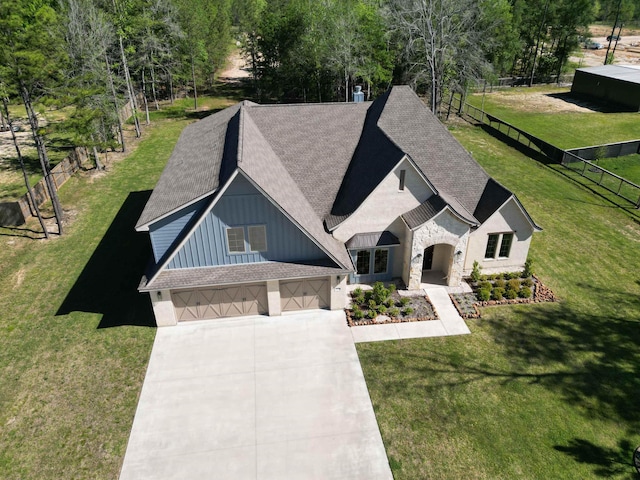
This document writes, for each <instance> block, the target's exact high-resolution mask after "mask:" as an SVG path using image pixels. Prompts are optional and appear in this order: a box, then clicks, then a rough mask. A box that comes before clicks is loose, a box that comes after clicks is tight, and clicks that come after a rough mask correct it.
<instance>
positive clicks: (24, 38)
mask: <svg viewBox="0 0 640 480" xmlns="http://www.w3.org/2000/svg"><path fill="white" fill-rule="evenodd" d="M54 7H55V3H54V2H53V0H15V1H13V2H1V3H0V42H2V45H3V48H2V49H0V78H2V79H3V81H4V82H5V84H6V86H7V90H8V91H9V93H14V94H17V95H18V96H19V97H20V98H21V99H22V102H23V104H24V106H25V109H26V111H27V117H28V119H29V125H30V127H31V133H32V135H33V139H34V142H35V145H36V149H37V152H38V158H39V160H40V165H41V168H42V171H43V174H44V179H45V183H46V185H47V191H48V193H49V197H50V198H51V203H52V206H53V211H54V215H55V217H56V221H57V224H58V233H59V234H60V235H62V233H63V227H62V221H63V218H62V217H63V213H62V208H61V206H60V201H59V199H58V194H57V191H56V186H55V184H54V182H53V179H52V178H51V163H50V162H49V156H48V154H47V148H46V145H45V140H44V137H43V132H42V130H41V129H40V125H39V120H38V116H37V115H36V111H35V109H34V106H33V104H34V101H36V100H38V99H43V98H44V97H45V96H47V95H51V94H52V92H53V90H54V89H55V87H56V86H58V85H60V83H61V71H62V70H64V68H65V66H66V64H67V57H66V54H65V52H64V50H63V49H62V48H61V47H62V45H63V44H64V42H63V40H62V38H61V36H60V31H59V28H58V27H59V22H58V17H57V14H56V11H55V8H54Z"/></svg>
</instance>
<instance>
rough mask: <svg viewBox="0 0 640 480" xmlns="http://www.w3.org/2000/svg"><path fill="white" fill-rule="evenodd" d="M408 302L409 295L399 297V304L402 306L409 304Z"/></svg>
mask: <svg viewBox="0 0 640 480" xmlns="http://www.w3.org/2000/svg"><path fill="white" fill-rule="evenodd" d="M410 302H411V299H410V298H409V297H400V305H402V306H403V307H406V306H407V305H409V303H410Z"/></svg>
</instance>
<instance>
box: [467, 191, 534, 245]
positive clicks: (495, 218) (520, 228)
mask: <svg viewBox="0 0 640 480" xmlns="http://www.w3.org/2000/svg"><path fill="white" fill-rule="evenodd" d="M535 230H536V227H535V226H534V225H532V223H531V222H530V220H529V217H528V216H527V215H526V214H525V212H524V211H523V209H522V208H521V207H520V205H519V204H518V202H517V200H516V198H515V197H514V196H511V197H510V198H509V199H508V200H507V201H506V202H505V203H504V204H503V205H502V206H501V207H500V208H498V209H497V210H496V211H495V212H494V213H493V214H492V215H491V216H490V217H489V218H487V219H486V220H485V221H484V223H483V224H482V225H481V226H480V227H479V228H478V229H477V230H476V231H475V232H474V233H476V234H479V235H485V234H487V233H493V232H515V233H516V236H517V237H518V238H521V239H524V238H528V237H530V236H531V234H532V233H533V232H534V231H535Z"/></svg>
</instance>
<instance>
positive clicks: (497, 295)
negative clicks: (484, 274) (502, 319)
mask: <svg viewBox="0 0 640 480" xmlns="http://www.w3.org/2000/svg"><path fill="white" fill-rule="evenodd" d="M503 296H504V288H502V287H494V289H493V290H491V299H492V300H502V297H503Z"/></svg>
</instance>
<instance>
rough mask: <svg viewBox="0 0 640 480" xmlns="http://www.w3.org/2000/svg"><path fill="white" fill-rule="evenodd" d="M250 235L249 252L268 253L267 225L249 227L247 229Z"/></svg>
mask: <svg viewBox="0 0 640 480" xmlns="http://www.w3.org/2000/svg"><path fill="white" fill-rule="evenodd" d="M247 231H248V233H249V235H248V238H249V251H250V252H252V253H257V252H266V251H267V226H266V225H249V226H248V227H247Z"/></svg>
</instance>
